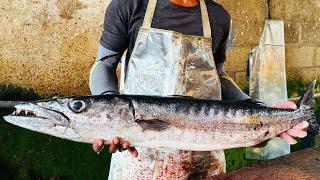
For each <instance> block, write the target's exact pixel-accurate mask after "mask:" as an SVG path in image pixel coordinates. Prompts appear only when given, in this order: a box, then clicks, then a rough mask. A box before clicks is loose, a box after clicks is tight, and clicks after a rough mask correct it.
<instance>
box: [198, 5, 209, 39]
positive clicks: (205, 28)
mask: <svg viewBox="0 0 320 180" xmlns="http://www.w3.org/2000/svg"><path fill="white" fill-rule="evenodd" d="M199 2H200V8H201V18H202V28H203V36H204V37H206V38H211V26H210V20H209V14H208V9H207V6H206V3H205V1H204V0H199Z"/></svg>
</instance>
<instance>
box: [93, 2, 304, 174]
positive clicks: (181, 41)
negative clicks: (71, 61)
mask: <svg viewBox="0 0 320 180" xmlns="http://www.w3.org/2000/svg"><path fill="white" fill-rule="evenodd" d="M230 21H231V18H230V15H229V13H228V12H227V11H226V10H225V9H224V8H223V7H222V6H221V5H220V4H218V3H216V2H214V1H212V0H112V1H111V3H110V5H109V7H108V9H107V11H106V14H105V20H104V31H103V34H102V37H101V39H100V46H99V49H98V53H97V58H96V59H97V60H96V63H95V64H94V66H93V68H92V72H91V76H90V89H91V91H92V94H94V95H102V94H118V93H121V94H133V95H150V96H191V97H195V98H199V99H212V100H213V99H214V100H245V99H249V97H248V96H247V95H246V94H245V93H243V92H242V91H241V90H240V88H239V87H238V86H237V85H236V84H235V83H234V81H233V80H232V79H231V78H230V77H229V76H228V75H227V74H226V73H225V71H224V68H223V67H224V62H225V61H226V49H227V41H228V35H229V31H230ZM125 50H127V54H126V60H125V62H122V69H121V70H122V72H121V78H120V90H119V89H118V77H117V74H116V70H117V66H118V64H119V62H120V60H121V57H122V55H123V53H124V51H125ZM275 107H278V108H291V109H295V108H296V105H295V104H294V103H291V102H286V103H281V104H277V105H275ZM308 125H309V124H308V123H307V122H303V123H301V124H299V125H297V126H296V127H294V128H293V129H290V130H288V131H287V132H285V133H282V134H281V135H280V137H281V138H283V139H285V140H286V141H288V142H289V143H290V144H295V143H296V140H294V139H293V138H292V137H299V138H303V137H305V136H306V135H307V133H306V131H305V129H306V128H307V127H308ZM92 131H94V129H92ZM104 144H105V140H97V141H96V143H95V144H94V145H93V149H94V150H95V151H96V152H100V151H101V150H102V148H103V146H104ZM124 150H128V151H124ZM109 151H110V153H115V154H113V156H112V162H111V167H110V175H109V179H189V178H195V179H202V178H210V177H212V176H214V175H217V174H220V173H223V172H225V168H226V164H225V158H224V153H223V150H218V151H212V152H191V151H178V150H162V149H161V150H158V149H147V148H138V147H137V148H134V147H131V146H130V142H128V141H125V140H124V141H123V140H122V139H121V137H115V138H114V139H113V140H112V144H111V145H110V146H109ZM117 151H119V152H117ZM122 151H123V152H122ZM130 154H131V155H132V156H131V155H130Z"/></svg>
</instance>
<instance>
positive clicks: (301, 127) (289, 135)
mask: <svg viewBox="0 0 320 180" xmlns="http://www.w3.org/2000/svg"><path fill="white" fill-rule="evenodd" d="M273 107H275V108H283V109H296V108H297V106H296V104H294V103H293V102H283V103H277V104H275V105H274V106H273ZM308 127H309V123H308V122H307V121H304V122H302V123H300V124H298V125H297V126H295V127H293V128H292V129H289V130H288V131H286V132H284V133H282V134H280V135H279V137H281V138H282V139H284V140H286V141H287V142H288V143H289V144H291V145H293V144H296V143H297V141H296V140H295V139H294V138H293V137H298V138H304V137H306V136H307V131H306V129H307V128H308Z"/></svg>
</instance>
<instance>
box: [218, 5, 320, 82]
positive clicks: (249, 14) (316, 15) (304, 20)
mask: <svg viewBox="0 0 320 180" xmlns="http://www.w3.org/2000/svg"><path fill="white" fill-rule="evenodd" d="M217 2H219V3H221V4H223V5H224V7H225V8H226V9H227V10H228V11H229V12H230V14H231V16H232V19H233V20H234V26H233V30H234V31H233V32H234V39H233V40H234V41H233V42H234V44H233V47H232V48H231V49H230V50H229V52H228V60H229V61H228V62H227V63H226V68H227V71H228V72H229V73H230V74H231V76H232V77H233V78H234V79H235V80H236V82H237V83H239V84H240V85H241V86H242V87H244V86H246V85H247V82H246V80H245V69H246V61H247V58H248V52H249V51H250V50H251V49H253V48H254V47H255V46H256V45H257V43H258V42H259V38H260V35H261V34H262V31H263V26H264V20H265V14H266V5H265V0H237V1H233V0H217ZM270 11H271V18H272V19H275V20H284V22H285V42H286V71H287V77H288V79H298V78H299V79H302V80H303V81H311V80H313V79H317V78H318V79H319V78H320V0H271V4H270Z"/></svg>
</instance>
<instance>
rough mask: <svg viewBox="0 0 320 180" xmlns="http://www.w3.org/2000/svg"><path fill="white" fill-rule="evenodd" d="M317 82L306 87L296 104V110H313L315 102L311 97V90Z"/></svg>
mask: <svg viewBox="0 0 320 180" xmlns="http://www.w3.org/2000/svg"><path fill="white" fill-rule="evenodd" d="M316 83H317V81H316V80H314V81H313V82H312V83H311V84H310V85H309V87H308V89H307V90H306V91H305V92H304V94H303V96H302V97H301V99H300V100H299V101H298V103H297V107H298V108H302V107H303V106H306V107H309V108H311V109H313V108H314V107H315V106H316V101H315V100H314V97H313V90H314V88H315V87H316Z"/></svg>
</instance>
